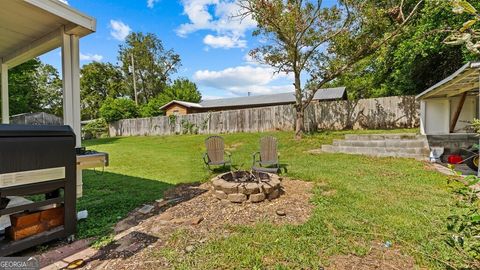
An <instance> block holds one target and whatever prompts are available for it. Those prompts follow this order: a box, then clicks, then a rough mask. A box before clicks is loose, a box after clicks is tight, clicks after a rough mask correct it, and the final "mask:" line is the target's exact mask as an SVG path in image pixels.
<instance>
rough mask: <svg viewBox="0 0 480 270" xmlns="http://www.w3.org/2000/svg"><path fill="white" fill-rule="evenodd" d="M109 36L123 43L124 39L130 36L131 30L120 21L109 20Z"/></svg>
mask: <svg viewBox="0 0 480 270" xmlns="http://www.w3.org/2000/svg"><path fill="white" fill-rule="evenodd" d="M110 28H111V29H112V30H111V31H110V35H112V37H113V38H115V39H116V40H120V41H124V40H125V38H126V37H127V36H128V34H130V32H131V31H132V28H130V26H128V25H126V24H124V23H123V22H122V21H117V20H110Z"/></svg>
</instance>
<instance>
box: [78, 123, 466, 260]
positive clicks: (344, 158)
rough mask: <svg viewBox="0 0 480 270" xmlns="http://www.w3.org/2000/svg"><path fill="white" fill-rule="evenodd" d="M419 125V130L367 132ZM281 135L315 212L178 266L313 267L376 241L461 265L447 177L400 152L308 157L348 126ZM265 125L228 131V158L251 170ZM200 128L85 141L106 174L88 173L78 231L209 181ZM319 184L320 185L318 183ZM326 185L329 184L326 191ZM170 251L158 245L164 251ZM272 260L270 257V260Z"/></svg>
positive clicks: (214, 245) (102, 230)
mask: <svg viewBox="0 0 480 270" xmlns="http://www.w3.org/2000/svg"><path fill="white" fill-rule="evenodd" d="M369 132H370V133H379V132H415V130H396V131H369ZM268 134H271V135H274V136H276V137H277V138H278V139H279V151H280V154H281V162H282V163H286V164H288V166H287V169H288V171H287V172H286V173H284V175H285V176H288V177H289V178H292V179H301V180H304V181H312V182H314V183H315V184H316V187H315V188H314V195H313V199H312V204H314V205H315V210H314V212H313V214H312V216H311V218H310V219H309V221H308V222H306V223H305V224H303V225H283V226H276V225H271V224H258V225H257V226H255V227H245V226H243V227H242V226H238V227H235V228H232V229H233V230H234V233H233V234H232V235H231V236H230V237H228V238H226V239H223V238H219V239H217V240H214V241H209V242H207V243H206V244H205V245H203V246H202V247H201V248H199V249H197V250H196V251H195V252H193V253H189V254H186V255H184V256H186V257H185V258H184V259H182V260H181V261H178V260H176V259H175V258H177V257H178V256H177V255H176V254H175V252H176V251H175V250H171V251H169V252H170V255H169V256H170V257H171V258H172V264H174V265H176V266H177V267H179V268H185V269H189V268H201V269H218V268H223V269H225V268H229V269H230V268H234V267H239V268H250V269H252V268H256V269H263V268H264V267H268V268H278V269H283V268H288V269H290V268H297V269H298V268H304V269H312V268H317V267H318V266H319V265H324V264H328V259H329V258H331V256H335V255H339V254H350V253H352V254H357V255H364V254H367V253H368V251H369V249H370V247H371V245H372V243H375V242H379V243H385V242H386V241H390V242H392V243H393V246H394V247H396V248H400V249H401V250H402V251H403V252H405V253H406V254H408V255H410V256H412V257H413V258H414V259H415V262H416V264H417V265H419V266H422V267H428V268H441V269H442V268H445V266H446V263H447V264H455V265H460V264H461V262H462V256H461V255H460V254H458V253H457V252H455V251H454V250H453V249H451V248H450V247H448V246H447V245H446V244H445V241H444V240H445V237H446V235H445V233H446V226H445V220H446V218H447V216H449V215H450V214H451V211H452V210H455V209H454V204H455V199H454V197H453V195H452V193H451V192H450V191H449V187H448V185H447V177H446V176H444V175H441V174H439V173H437V172H435V171H432V170H429V169H428V167H427V166H426V164H425V163H422V162H419V161H415V160H409V159H398V158H373V157H365V156H355V155H344V154H320V155H312V154H309V153H307V151H308V150H311V149H317V148H320V146H321V145H322V144H327V143H331V142H332V140H333V139H334V138H341V137H342V135H344V134H346V132H323V133H317V134H313V135H308V136H305V138H304V139H303V140H302V141H295V140H294V139H293V133H291V132H272V133H268ZM264 135H266V133H242V134H229V135H224V138H225V142H226V145H227V147H228V148H229V149H228V150H229V151H230V152H232V153H233V161H234V164H236V165H238V166H239V167H241V168H249V166H250V165H251V154H252V153H253V152H254V151H257V147H258V140H259V138H260V137H261V136H264ZM206 137H207V136H206V135H181V136H165V137H128V138H110V139H100V140H92V141H86V142H85V145H86V146H87V147H88V148H89V149H95V150H99V151H106V152H108V153H109V154H110V161H111V162H110V167H108V168H107V169H106V171H105V172H104V174H103V175H98V174H97V172H93V171H87V172H85V174H84V175H85V177H84V197H83V198H81V199H80V201H79V205H78V209H79V210H83V209H87V210H88V211H89V218H88V219H87V220H86V221H82V222H81V223H80V227H79V233H78V235H79V237H91V236H95V237H100V236H105V235H108V234H109V233H111V232H112V226H113V225H114V224H115V223H116V222H117V221H118V220H119V219H121V218H123V217H125V216H126V214H127V213H128V212H129V211H131V210H132V209H134V208H135V207H137V206H140V205H142V204H143V203H147V202H152V201H154V200H156V199H159V198H161V197H162V194H163V192H164V191H165V190H166V189H168V188H171V187H173V186H174V185H175V184H178V183H192V182H199V181H207V180H208V179H209V178H210V177H211V174H210V173H209V172H207V171H206V170H205V169H204V167H203V162H202V159H201V154H202V152H203V151H204V139H205V138H206ZM320 184H321V185H320ZM325 189H328V190H333V191H334V193H332V194H333V195H331V196H323V195H322V191H324V190H325ZM165 252H166V251H159V255H162V256H163V255H165V254H166V253H165ZM272 258H275V259H274V260H273V259H272Z"/></svg>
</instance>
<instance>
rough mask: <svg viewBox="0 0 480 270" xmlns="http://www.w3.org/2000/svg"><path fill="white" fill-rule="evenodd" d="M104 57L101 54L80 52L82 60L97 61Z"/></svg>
mask: <svg viewBox="0 0 480 270" xmlns="http://www.w3.org/2000/svg"><path fill="white" fill-rule="evenodd" d="M102 59H103V56H102V55H99V54H90V53H87V54H83V53H80V61H95V62H101V61H102Z"/></svg>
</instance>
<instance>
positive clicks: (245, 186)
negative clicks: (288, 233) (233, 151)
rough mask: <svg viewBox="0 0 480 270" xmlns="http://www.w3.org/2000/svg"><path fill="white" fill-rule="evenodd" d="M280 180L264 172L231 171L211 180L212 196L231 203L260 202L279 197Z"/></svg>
mask: <svg viewBox="0 0 480 270" xmlns="http://www.w3.org/2000/svg"><path fill="white" fill-rule="evenodd" d="M281 180H282V179H281V178H280V177H279V176H278V175H276V174H271V173H264V172H254V173H252V172H248V171H232V172H228V173H224V174H220V175H218V176H216V177H214V178H213V179H212V185H213V188H214V191H213V194H214V196H215V197H216V198H217V199H219V200H228V201H230V202H233V203H243V202H247V201H248V202H253V203H257V202H262V201H264V200H265V199H267V200H273V199H276V198H278V197H279V196H280V191H281V188H282V187H281Z"/></svg>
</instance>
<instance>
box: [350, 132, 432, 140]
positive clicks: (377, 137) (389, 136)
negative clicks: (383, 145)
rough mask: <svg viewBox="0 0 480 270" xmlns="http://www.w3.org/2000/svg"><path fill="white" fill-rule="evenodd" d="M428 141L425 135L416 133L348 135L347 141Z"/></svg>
mask: <svg viewBox="0 0 480 270" xmlns="http://www.w3.org/2000/svg"><path fill="white" fill-rule="evenodd" d="M416 139H426V136H425V135H420V134H416V133H397V134H346V135H345V140H347V141H353V140H360V141H371V140H416Z"/></svg>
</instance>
